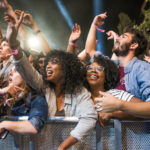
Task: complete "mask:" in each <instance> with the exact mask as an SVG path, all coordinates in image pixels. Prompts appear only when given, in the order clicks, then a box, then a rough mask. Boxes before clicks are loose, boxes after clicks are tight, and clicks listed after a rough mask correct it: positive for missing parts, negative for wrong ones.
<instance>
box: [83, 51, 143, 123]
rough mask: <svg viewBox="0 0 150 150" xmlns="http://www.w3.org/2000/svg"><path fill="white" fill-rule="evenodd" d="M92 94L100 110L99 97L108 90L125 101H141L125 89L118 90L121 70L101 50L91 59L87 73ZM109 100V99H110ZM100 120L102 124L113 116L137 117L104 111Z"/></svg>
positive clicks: (123, 117) (100, 113) (100, 114)
mask: <svg viewBox="0 0 150 150" xmlns="http://www.w3.org/2000/svg"><path fill="white" fill-rule="evenodd" d="M86 78H87V80H88V83H89V86H90V91H91V96H92V99H93V101H94V103H95V104H96V109H97V111H98V112H99V111H100V109H101V107H100V106H99V103H98V101H96V100H99V98H101V97H103V95H102V94H101V92H108V93H110V94H111V95H112V96H115V97H116V98H118V99H120V100H124V101H132V102H141V100H140V99H137V98H135V97H134V96H133V95H131V94H129V93H127V92H125V91H123V90H117V89H115V87H116V86H117V83H118V82H119V70H118V67H117V66H116V64H115V63H114V62H113V61H112V60H110V59H109V57H107V56H104V55H102V54H101V53H100V52H98V51H97V52H96V53H95V55H94V57H93V58H92V59H91V63H90V64H89V65H88V66H87V75H86ZM108 100H109V99H108ZM98 115H99V121H100V124H101V125H102V126H104V125H105V124H107V123H108V122H109V120H110V119H111V118H119V119H135V118H133V117H132V118H131V116H129V115H126V114H124V113H122V112H114V113H102V112H99V113H98Z"/></svg>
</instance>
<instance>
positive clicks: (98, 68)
mask: <svg viewBox="0 0 150 150" xmlns="http://www.w3.org/2000/svg"><path fill="white" fill-rule="evenodd" d="M93 69H94V70H96V71H97V72H103V71H104V67H103V66H91V65H88V66H87V67H86V70H87V71H91V70H93Z"/></svg>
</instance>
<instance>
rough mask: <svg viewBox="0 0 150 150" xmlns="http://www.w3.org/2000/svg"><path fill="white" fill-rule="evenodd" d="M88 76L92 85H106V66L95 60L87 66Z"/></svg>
mask: <svg viewBox="0 0 150 150" xmlns="http://www.w3.org/2000/svg"><path fill="white" fill-rule="evenodd" d="M86 78H87V80H88V83H89V85H90V86H91V87H92V86H95V87H97V86H99V87H104V82H105V72H104V67H103V66H101V65H99V64H98V63H96V62H93V63H92V64H90V65H89V66H87V74H86Z"/></svg>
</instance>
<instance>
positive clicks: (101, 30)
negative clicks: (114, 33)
mask: <svg viewBox="0 0 150 150" xmlns="http://www.w3.org/2000/svg"><path fill="white" fill-rule="evenodd" d="M94 26H95V27H96V29H97V30H98V31H100V32H105V30H103V29H99V28H98V26H97V25H96V24H94Z"/></svg>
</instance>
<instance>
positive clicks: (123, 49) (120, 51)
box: [112, 43, 130, 56]
mask: <svg viewBox="0 0 150 150" xmlns="http://www.w3.org/2000/svg"><path fill="white" fill-rule="evenodd" d="M129 48H130V43H126V44H124V45H122V46H121V48H119V47H117V48H115V47H113V49H112V52H113V53H115V54H116V56H127V55H128V53H129V51H130V49H129Z"/></svg>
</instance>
